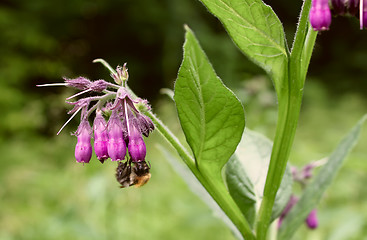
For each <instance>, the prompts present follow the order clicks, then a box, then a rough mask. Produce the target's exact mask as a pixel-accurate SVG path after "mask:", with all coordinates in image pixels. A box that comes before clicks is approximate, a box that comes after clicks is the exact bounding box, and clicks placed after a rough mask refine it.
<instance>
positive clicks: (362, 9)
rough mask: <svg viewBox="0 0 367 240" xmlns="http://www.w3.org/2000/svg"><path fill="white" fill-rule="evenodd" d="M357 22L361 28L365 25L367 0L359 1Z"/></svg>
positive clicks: (366, 24)
mask: <svg viewBox="0 0 367 240" xmlns="http://www.w3.org/2000/svg"><path fill="white" fill-rule="evenodd" d="M359 23H360V28H361V29H363V28H364V27H366V26H367V0H360V2H359Z"/></svg>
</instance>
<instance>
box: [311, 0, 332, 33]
mask: <svg viewBox="0 0 367 240" xmlns="http://www.w3.org/2000/svg"><path fill="white" fill-rule="evenodd" d="M310 23H311V25H312V28H313V29H314V30H315V31H324V30H328V29H329V26H330V24H331V12H330V8H329V1H328V0H312V7H311V10H310Z"/></svg>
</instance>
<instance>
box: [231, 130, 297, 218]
mask: <svg viewBox="0 0 367 240" xmlns="http://www.w3.org/2000/svg"><path fill="white" fill-rule="evenodd" d="M271 149H272V142H271V141H270V140H269V139H267V138H266V137H265V136H263V135H261V134H260V133H256V132H254V131H250V130H248V129H246V130H245V132H244V134H243V136H242V140H241V142H240V144H239V145H238V147H237V150H236V153H235V154H234V156H233V157H232V158H231V159H230V161H229V162H228V163H227V165H226V181H227V185H228V189H229V192H230V194H231V196H232V197H233V199H234V200H235V202H236V203H237V205H238V206H239V208H240V209H241V211H242V213H243V214H244V215H245V217H246V219H247V220H248V221H249V223H250V224H253V223H254V220H255V214H256V211H257V210H258V209H257V208H258V207H259V206H260V203H261V200H262V197H263V192H264V186H265V180H266V174H267V170H268V166H269V161H270V154H271ZM292 184H293V181H292V174H291V172H290V170H289V168H287V170H286V172H285V174H284V177H283V180H282V183H281V185H280V188H279V190H278V192H277V195H276V199H275V204H274V207H273V213H272V220H274V219H275V218H277V217H278V216H279V215H280V213H281V212H282V210H283V209H284V207H285V205H286V204H287V202H288V200H289V197H290V195H291V193H292Z"/></svg>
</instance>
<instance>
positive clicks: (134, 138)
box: [38, 64, 154, 187]
mask: <svg viewBox="0 0 367 240" xmlns="http://www.w3.org/2000/svg"><path fill="white" fill-rule="evenodd" d="M111 76H112V77H113V79H114V80H115V83H117V84H118V85H116V84H112V83H109V82H106V81H105V80H96V81H90V80H88V79H86V78H84V77H78V78H75V79H67V78H64V83H57V84H44V85H38V86H56V85H58V86H59V85H62V86H67V87H73V88H76V89H79V90H81V91H80V92H79V93H77V94H75V95H73V96H71V97H69V98H67V100H70V99H72V98H74V97H76V96H79V95H82V94H84V93H87V92H95V93H99V94H98V95H97V96H91V97H90V96H89V97H84V98H80V99H79V100H77V101H75V102H67V103H69V104H71V105H74V108H73V109H72V110H71V111H69V114H72V116H71V118H70V119H69V120H68V121H67V122H66V123H65V124H64V126H63V127H62V128H61V129H60V131H61V130H62V129H63V128H64V127H65V125H66V124H67V123H68V122H69V121H70V120H71V119H72V118H73V117H74V116H75V115H76V114H77V113H78V112H80V111H81V121H80V124H79V127H78V129H77V131H76V132H75V133H74V135H75V136H76V137H77V144H76V146H75V158H76V161H77V162H80V163H89V161H90V159H91V157H92V152H93V148H92V144H91V139H92V136H94V144H93V145H94V152H95V154H96V156H97V158H98V160H99V161H100V162H101V163H103V162H104V161H105V160H106V159H108V158H110V159H111V160H112V161H118V162H119V164H118V168H117V173H116V178H117V180H118V181H119V182H120V183H121V185H122V187H127V186H132V185H136V186H141V185H144V184H145V183H146V182H147V181H148V180H149V178H150V173H149V169H150V165H148V164H147V162H146V161H145V156H146V146H145V142H144V139H143V135H144V136H145V137H148V136H149V133H150V132H152V131H153V130H154V124H153V122H152V120H151V119H150V118H149V117H147V116H146V115H144V114H143V112H147V111H149V110H150V106H149V105H148V102H147V101H146V100H143V99H140V98H137V97H134V98H133V97H132V95H131V93H130V92H129V90H128V88H127V87H126V81H127V79H128V72H127V68H126V64H125V65H124V66H123V67H117V69H116V72H113V73H112V74H111ZM111 89H112V90H113V89H115V90H117V91H111ZM92 102H93V103H94V102H95V103H94V104H93V105H92ZM93 112H95V117H94V121H93V127H91V126H90V124H89V121H88V118H89V117H90V116H91V115H92V113H93ZM108 116H109V117H108ZM60 131H59V132H60Z"/></svg>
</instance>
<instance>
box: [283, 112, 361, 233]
mask: <svg viewBox="0 0 367 240" xmlns="http://www.w3.org/2000/svg"><path fill="white" fill-rule="evenodd" d="M366 119H367V115H365V116H364V117H363V118H362V119H361V120H360V121H359V122H358V123H357V125H356V126H355V127H353V128H352V130H351V131H350V132H349V133H348V135H347V136H345V137H344V138H343V139H342V141H341V142H340V143H339V145H338V146H337V147H336V149H335V150H334V152H333V153H332V154H331V155H330V157H329V159H328V162H327V163H326V164H325V165H324V166H323V167H322V168H321V170H320V171H319V173H318V174H317V176H316V177H315V178H314V180H313V181H312V182H311V183H310V184H308V185H307V187H306V189H305V191H304V192H303V194H302V196H301V198H300V200H299V201H298V203H297V204H296V205H295V206H294V208H293V209H292V210H291V211H290V213H289V214H288V215H287V217H286V218H285V219H284V222H283V223H282V227H281V229H280V232H279V239H284V240H287V239H290V238H291V237H292V235H293V234H294V232H295V231H296V230H297V229H298V227H299V226H300V225H301V224H302V223H303V222H304V220H305V219H306V217H307V215H308V214H309V212H310V211H311V210H312V209H314V208H315V207H316V205H317V204H318V203H319V201H320V199H321V197H322V195H323V194H324V192H325V191H326V189H327V188H328V187H329V186H330V185H331V183H332V181H333V179H334V178H335V176H336V174H337V172H338V170H339V169H340V167H341V166H342V164H343V161H344V159H345V158H346V156H347V155H348V153H349V152H350V151H351V150H352V149H353V147H354V146H355V144H356V143H357V141H358V137H359V134H360V131H361V128H362V125H363V123H364V122H365V120H366Z"/></svg>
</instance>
